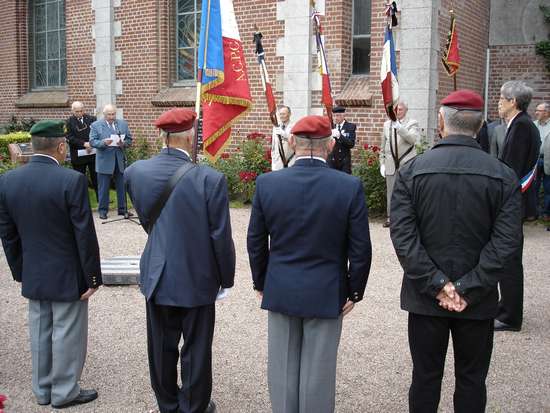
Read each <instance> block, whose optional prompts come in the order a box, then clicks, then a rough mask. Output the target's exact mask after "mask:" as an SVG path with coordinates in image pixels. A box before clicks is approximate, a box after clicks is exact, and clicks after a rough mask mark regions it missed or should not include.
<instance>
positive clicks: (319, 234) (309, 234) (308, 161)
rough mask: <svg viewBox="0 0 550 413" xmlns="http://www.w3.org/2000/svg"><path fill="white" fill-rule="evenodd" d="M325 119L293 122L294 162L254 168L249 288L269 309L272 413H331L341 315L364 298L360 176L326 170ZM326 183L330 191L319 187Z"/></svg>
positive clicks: (329, 144) (366, 259)
mask: <svg viewBox="0 0 550 413" xmlns="http://www.w3.org/2000/svg"><path fill="white" fill-rule="evenodd" d="M331 134H332V131H331V125H330V121H329V120H328V118H327V117H321V116H306V117H305V118H302V119H301V120H300V121H298V122H297V123H296V125H294V127H293V128H292V135H291V136H290V144H291V146H292V147H293V148H294V149H295V153H296V163H295V164H294V166H293V167H292V168H287V169H283V170H281V171H276V172H271V173H268V174H264V175H260V176H259V177H258V179H257V181H256V194H255V196H254V201H253V205H252V213H251V216H250V224H249V226H248V238H247V246H248V256H249V260H250V267H251V270H252V279H253V283H254V289H255V290H256V291H257V292H258V295H259V296H260V297H261V299H262V304H261V307H262V308H263V309H265V310H268V311H269V313H268V383H269V394H270V399H271V406H272V410H273V412H275V413H283V412H284V413H309V412H315V413H332V412H333V411H334V397H335V384H336V357H337V351H338V344H339V342H340V334H341V331H342V318H343V316H345V315H347V314H348V313H349V312H350V311H351V310H352V309H353V307H354V305H355V303H357V302H359V301H361V300H362V299H363V294H364V291H365V287H366V284H367V278H368V274H369V270H370V263H371V243H370V236H369V222H368V211H367V206H366V204H365V195H364V193H363V187H362V184H361V181H360V180H359V179H358V178H356V177H354V176H350V175H348V174H345V173H342V172H340V171H336V170H334V169H331V168H328V167H327V164H326V158H327V156H328V155H329V153H330V152H331V150H332V149H333V146H334V141H333V139H332V138H331ZM327 188H330V190H327Z"/></svg>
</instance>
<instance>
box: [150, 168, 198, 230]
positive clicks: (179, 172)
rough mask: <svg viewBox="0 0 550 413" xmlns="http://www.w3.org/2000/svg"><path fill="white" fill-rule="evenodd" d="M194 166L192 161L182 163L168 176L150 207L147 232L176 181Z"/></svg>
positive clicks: (162, 207)
mask: <svg viewBox="0 0 550 413" xmlns="http://www.w3.org/2000/svg"><path fill="white" fill-rule="evenodd" d="M194 167H195V164H194V163H193V162H186V163H185V164H184V165H182V166H180V167H179V168H178V170H177V171H176V172H175V173H174V175H172V176H171V177H170V179H169V180H168V182H167V183H166V186H165V187H164V191H162V194H161V196H160V198H159V199H157V201H156V202H155V204H154V205H153V208H152V209H151V218H150V219H149V225H148V227H147V228H146V229H147V233H148V234H150V233H151V230H152V229H153V226H154V225H155V222H157V219H158V217H159V216H160V214H161V212H162V210H163V209H164V205H165V204H166V201H168V198H170V195H171V194H172V191H173V190H174V188H175V187H176V185H177V183H178V182H179V181H180V179H181V178H183V177H184V175H185V174H186V173H187V172H189V171H190V170H191V169H193V168H194Z"/></svg>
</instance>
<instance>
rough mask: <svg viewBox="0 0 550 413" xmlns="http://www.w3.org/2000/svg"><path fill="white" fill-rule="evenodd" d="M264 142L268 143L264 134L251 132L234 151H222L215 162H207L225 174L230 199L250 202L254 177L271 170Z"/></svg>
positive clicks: (268, 152) (252, 195)
mask: <svg viewBox="0 0 550 413" xmlns="http://www.w3.org/2000/svg"><path fill="white" fill-rule="evenodd" d="M264 143H265V144H267V143H268V141H267V140H266V137H265V135H263V134H261V133H251V134H249V135H247V140H246V141H244V142H243V144H242V145H241V147H240V148H237V149H238V150H237V152H236V153H234V154H231V155H230V154H229V153H223V154H222V155H221V157H220V159H218V161H217V162H216V163H209V162H207V164H209V165H210V166H212V167H213V168H215V169H217V170H218V171H220V172H221V173H223V174H224V175H225V177H226V179H227V186H228V190H229V199H230V200H231V201H233V202H242V203H244V204H247V203H250V202H251V201H252V198H253V197H254V192H255V190H256V178H257V177H258V175H260V174H262V173H264V172H269V171H270V170H271V157H270V156H271V153H270V151H269V150H266V149H265V148H264Z"/></svg>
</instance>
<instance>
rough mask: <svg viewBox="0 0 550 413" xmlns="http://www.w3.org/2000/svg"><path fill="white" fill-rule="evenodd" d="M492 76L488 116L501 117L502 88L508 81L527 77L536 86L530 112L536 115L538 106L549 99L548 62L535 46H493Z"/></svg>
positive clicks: (490, 79)
mask: <svg viewBox="0 0 550 413" xmlns="http://www.w3.org/2000/svg"><path fill="white" fill-rule="evenodd" d="M490 50H491V55H490V65H491V71H490V77H489V118H491V119H497V117H498V98H499V96H500V87H501V86H502V84H503V83H504V82H507V81H508V80H524V81H525V82H526V83H527V84H529V86H531V87H532V88H533V89H534V96H533V100H532V103H531V105H530V107H529V112H530V113H531V115H534V110H535V106H536V105H537V104H539V103H540V102H541V101H542V100H547V101H548V100H549V99H550V74H549V72H548V70H547V69H546V68H545V61H544V59H543V58H542V57H541V56H538V55H537V54H535V46H534V45H525V46H492V47H491V49H490Z"/></svg>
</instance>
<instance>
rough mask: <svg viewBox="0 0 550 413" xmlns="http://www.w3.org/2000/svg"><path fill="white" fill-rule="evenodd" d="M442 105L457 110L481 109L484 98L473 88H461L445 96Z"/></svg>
mask: <svg viewBox="0 0 550 413" xmlns="http://www.w3.org/2000/svg"><path fill="white" fill-rule="evenodd" d="M441 105H442V106H448V107H450V108H453V109H457V110H471V111H481V110H483V98H482V97H481V96H479V95H478V94H477V93H476V92H474V91H472V90H468V89H460V90H457V91H455V92H453V93H451V94H450V95H448V96H447V97H446V98H444V99H443V100H442V101H441Z"/></svg>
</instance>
